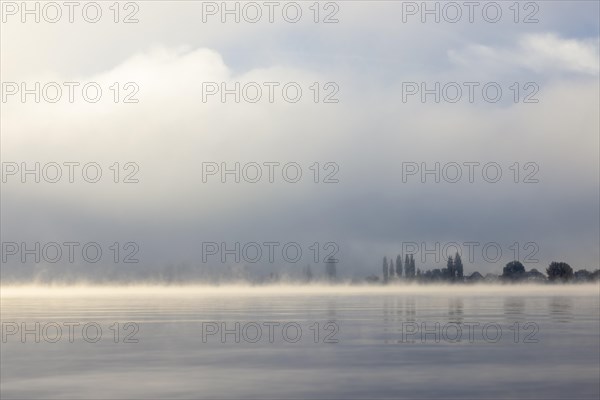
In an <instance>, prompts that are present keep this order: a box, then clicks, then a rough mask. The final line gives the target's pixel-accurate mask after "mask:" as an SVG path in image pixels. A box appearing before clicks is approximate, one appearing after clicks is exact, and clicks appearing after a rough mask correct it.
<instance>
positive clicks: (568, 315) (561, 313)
mask: <svg viewBox="0 0 600 400" xmlns="http://www.w3.org/2000/svg"><path fill="white" fill-rule="evenodd" d="M572 308H573V301H572V300H571V299H570V298H568V297H556V296H555V297H552V298H550V299H549V306H548V309H549V311H550V317H551V318H552V320H553V321H556V322H571V321H572V320H573V314H572Z"/></svg>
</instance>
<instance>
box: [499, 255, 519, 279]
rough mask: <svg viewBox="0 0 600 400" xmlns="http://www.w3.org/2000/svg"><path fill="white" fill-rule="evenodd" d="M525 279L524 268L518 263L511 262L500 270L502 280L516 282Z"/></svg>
mask: <svg viewBox="0 0 600 400" xmlns="http://www.w3.org/2000/svg"><path fill="white" fill-rule="evenodd" d="M524 277H525V267H524V266H523V264H521V263H520V262H519V261H516V260H515V261H511V262H509V263H508V264H506V266H505V267H504V268H503V269H502V278H504V279H510V280H513V281H514V280H518V279H522V278H524Z"/></svg>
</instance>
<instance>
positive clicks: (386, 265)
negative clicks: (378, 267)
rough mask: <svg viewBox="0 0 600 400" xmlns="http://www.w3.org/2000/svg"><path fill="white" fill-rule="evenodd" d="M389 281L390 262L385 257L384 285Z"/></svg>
mask: <svg viewBox="0 0 600 400" xmlns="http://www.w3.org/2000/svg"><path fill="white" fill-rule="evenodd" d="M387 281H388V262H387V257H383V283H387Z"/></svg>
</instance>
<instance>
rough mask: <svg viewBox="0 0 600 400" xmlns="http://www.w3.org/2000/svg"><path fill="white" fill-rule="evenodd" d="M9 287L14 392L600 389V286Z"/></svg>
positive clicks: (5, 300)
mask: <svg viewBox="0 0 600 400" xmlns="http://www.w3.org/2000/svg"><path fill="white" fill-rule="evenodd" d="M1 296H2V297H1V317H2V334H3V338H2V339H3V340H2V344H1V350H2V351H1V355H0V362H1V377H0V379H1V381H0V383H1V385H0V386H1V388H0V390H1V392H0V395H1V396H0V397H2V399H10V398H27V399H33V398H61V399H68V398H78V399H79V398H99V399H100V398H101V399H108V398H295V399H297V398H320V399H322V398H332V399H333V398H343V399H351V398H422V399H430V398H439V399H442V398H443V399H458V398H460V399H465V398H472V399H498V398H527V399H565V398H569V399H598V398H599V397H600V317H599V314H600V287H599V286H598V285H585V286H576V285H572V286H470V287H469V286H454V287H443V286H416V287H415V286H395V287H348V286H339V287H318V286H315V287H302V288H301V287H292V286H289V287H285V286H282V287H260V288H248V287H241V286H240V287H167V288H158V287H157V288H151V287H130V288H98V287H96V288H93V287H92V288H84V287H78V288H32V287H30V288H13V287H2V289H1ZM36 322H38V323H39V325H36ZM128 323H131V324H128ZM236 323H237V325H236ZM84 327H85V329H84ZM98 327H99V328H100V329H102V332H101V333H100V331H99V330H98ZM59 329H60V334H59ZM24 330H27V332H26V334H25V336H22V335H21V334H22V333H23V331H24ZM224 331H225V335H224V336H223V335H222V333H223V332H224ZM36 340H37V341H39V343H37V342H36Z"/></svg>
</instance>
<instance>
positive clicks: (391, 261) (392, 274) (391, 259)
mask: <svg viewBox="0 0 600 400" xmlns="http://www.w3.org/2000/svg"><path fill="white" fill-rule="evenodd" d="M394 274H395V271H394V259H393V258H392V257H390V279H394Z"/></svg>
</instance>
